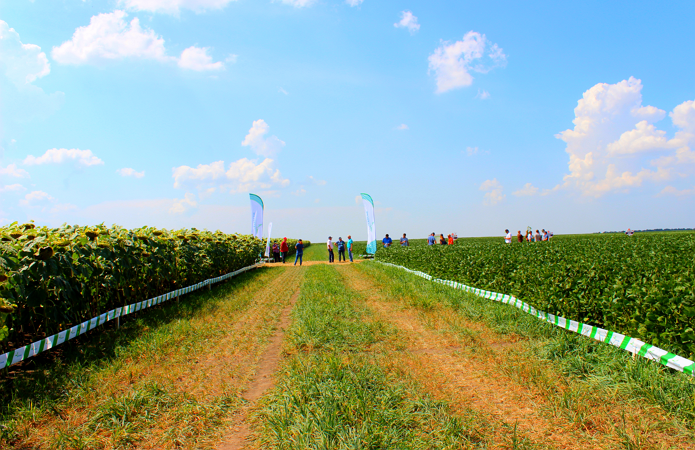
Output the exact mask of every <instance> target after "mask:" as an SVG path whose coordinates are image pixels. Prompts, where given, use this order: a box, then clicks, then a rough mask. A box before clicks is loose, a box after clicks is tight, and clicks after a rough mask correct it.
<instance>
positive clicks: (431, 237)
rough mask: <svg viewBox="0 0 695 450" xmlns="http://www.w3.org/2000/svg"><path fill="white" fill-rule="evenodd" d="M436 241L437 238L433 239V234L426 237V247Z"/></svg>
mask: <svg viewBox="0 0 695 450" xmlns="http://www.w3.org/2000/svg"><path fill="white" fill-rule="evenodd" d="M436 241H437V238H435V237H434V232H433V233H432V234H430V235H429V236H427V245H434V244H435V242H436Z"/></svg>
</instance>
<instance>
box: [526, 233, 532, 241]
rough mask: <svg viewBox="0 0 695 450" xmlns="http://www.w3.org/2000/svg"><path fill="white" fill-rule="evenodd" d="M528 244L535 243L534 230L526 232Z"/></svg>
mask: <svg viewBox="0 0 695 450" xmlns="http://www.w3.org/2000/svg"><path fill="white" fill-rule="evenodd" d="M526 242H533V230H526Z"/></svg>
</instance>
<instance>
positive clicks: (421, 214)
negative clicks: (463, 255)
mask: <svg viewBox="0 0 695 450" xmlns="http://www.w3.org/2000/svg"><path fill="white" fill-rule="evenodd" d="M556 3H557V2H531V3H528V2H526V3H520V2H458V1H457V2H453V1H451V2H445V1H440V2H416V1H400V2H396V1H385V0H381V1H378V2H377V1H376V0H363V1H359V0H348V1H345V0H314V1H312V0H281V1H268V0H236V1H233V0H111V1H98V0H85V1H82V0H52V1H48V0H34V1H29V0H12V1H9V0H0V37H1V38H2V39H0V114H1V116H0V126H1V127H0V223H3V224H6V223H9V222H12V221H20V222H22V221H26V220H29V219H33V220H35V221H36V222H37V223H40V224H48V225H58V224H61V223H63V222H68V223H72V224H96V223H101V222H105V223H107V224H111V223H117V224H121V225H124V226H127V227H137V226H142V225H151V226H157V227H167V228H179V227H197V228H208V229H211V230H215V229H221V230H223V231H226V232H245V233H247V232H249V231H250V208H249V199H248V192H254V193H257V194H259V195H260V196H261V197H263V198H264V201H265V205H266V220H265V222H266V223H268V222H273V230H274V231H273V235H274V236H279V235H287V236H292V237H304V238H308V239H313V240H322V239H325V238H326V236H327V235H328V234H331V235H333V236H334V237H335V236H338V235H342V236H343V237H345V235H347V234H352V235H353V237H355V238H358V239H364V238H365V237H366V226H365V223H364V214H363V212H362V210H361V208H362V207H361V204H360V203H359V202H358V201H357V200H356V197H357V196H358V195H359V194H360V193H361V192H367V193H369V194H371V195H372V197H373V198H374V199H375V201H376V206H377V209H376V220H377V222H376V225H377V232H378V235H383V233H390V234H391V235H399V234H401V233H403V232H407V233H408V234H409V236H411V237H424V236H425V235H426V234H428V233H430V232H432V231H434V232H437V233H444V234H447V233H449V232H452V231H455V232H457V233H458V234H459V236H482V235H498V234H500V233H501V232H502V231H503V230H504V229H505V228H510V229H512V230H517V229H522V230H523V229H525V228H526V226H532V227H533V228H534V229H535V228H547V229H551V230H553V231H554V232H555V233H558V234H559V233H581V232H594V231H601V230H614V229H626V228H628V227H632V228H655V227H659V228H661V227H692V226H694V223H693V219H695V213H693V211H694V210H695V208H693V206H695V205H694V201H693V200H694V199H695V178H694V177H693V175H694V174H695V171H694V169H695V82H693V80H695V58H694V56H695V50H694V48H693V46H692V42H693V41H694V40H695V30H694V29H693V28H692V24H691V23H690V22H691V21H690V20H687V18H691V17H693V14H694V13H695V4H693V3H692V2H687V1H683V2H669V3H668V4H666V5H664V4H661V3H659V4H657V3H654V2H582V3H581V4H576V3H568V2H565V3H566V4H562V5H558V4H556Z"/></svg>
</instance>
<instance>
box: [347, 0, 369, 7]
mask: <svg viewBox="0 0 695 450" xmlns="http://www.w3.org/2000/svg"><path fill="white" fill-rule="evenodd" d="M363 1H364V0H345V3H347V4H348V5H350V6H359V5H361V4H362V2H363Z"/></svg>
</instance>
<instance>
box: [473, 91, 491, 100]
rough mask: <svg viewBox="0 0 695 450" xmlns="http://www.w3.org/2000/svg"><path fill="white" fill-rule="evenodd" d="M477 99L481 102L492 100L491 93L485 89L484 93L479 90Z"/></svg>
mask: <svg viewBox="0 0 695 450" xmlns="http://www.w3.org/2000/svg"><path fill="white" fill-rule="evenodd" d="M475 98H479V99H480V100H487V99H488V98H490V93H489V92H488V91H486V90H485V89H483V90H482V91H481V90H480V89H478V94H477V95H476V96H475Z"/></svg>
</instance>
